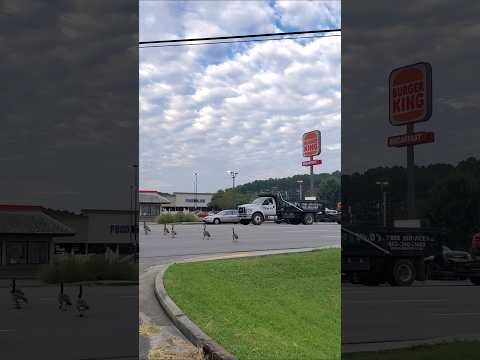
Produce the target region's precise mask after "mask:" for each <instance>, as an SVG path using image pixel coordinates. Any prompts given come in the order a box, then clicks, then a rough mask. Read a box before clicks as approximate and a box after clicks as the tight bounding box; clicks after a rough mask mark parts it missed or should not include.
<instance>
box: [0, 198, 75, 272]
mask: <svg viewBox="0 0 480 360" xmlns="http://www.w3.org/2000/svg"><path fill="white" fill-rule="evenodd" d="M74 234H75V232H74V230H73V229H71V228H70V227H68V226H66V225H65V224H63V223H61V222H60V221H58V220H56V219H55V218H53V217H51V216H49V215H48V214H46V213H45V208H43V207H41V206H23V205H0V270H1V271H0V273H3V272H4V271H5V270H10V269H15V271H16V272H17V273H19V272H20V273H21V272H27V273H28V272H29V271H31V270H32V269H35V268H37V267H38V266H39V265H42V264H48V263H49V262H50V260H51V259H52V257H53V254H54V249H55V241H57V240H59V239H64V238H69V237H72V236H74Z"/></svg>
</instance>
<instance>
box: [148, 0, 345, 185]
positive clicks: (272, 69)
mask: <svg viewBox="0 0 480 360" xmlns="http://www.w3.org/2000/svg"><path fill="white" fill-rule="evenodd" d="M139 22H140V24H139V26H140V41H149V40H165V39H178V38H195V37H206V36H227V35H243V34H254V33H270V32H283V31H302V30H315V29H326V28H339V27H340V25H341V24H340V3H339V2H337V1H242V2H236V1H225V2H220V1H210V2H203V1H189V2H179V1H175V2H173V1H172V2H169V1H151V2H150V1H141V2H140V20H139ZM340 45H341V41H340V37H338V36H337V37H334V36H332V37H324V38H315V39H310V40H282V41H266V42H251V43H238V44H221V45H203V46H181V47H163V48H148V49H140V54H139V57H140V64H139V73H140V130H139V131H140V186H141V188H148V189H156V190H160V191H165V192H173V191H192V190H193V173H194V172H195V171H197V172H198V173H199V188H198V191H200V192H204V191H216V190H218V189H220V188H225V187H228V186H230V184H231V180H230V178H229V176H228V174H227V173H226V171H227V170H229V169H235V170H239V173H240V174H239V175H238V178H237V181H238V183H245V182H249V181H253V180H256V179H266V178H270V177H284V176H291V175H294V174H299V173H305V172H307V168H302V166H301V165H300V163H301V161H302V160H303V158H302V153H301V151H302V148H301V136H302V133H303V132H304V131H308V130H313V129H319V130H321V131H322V143H323V144H322V154H321V156H320V158H321V159H322V160H323V162H324V165H322V166H321V167H317V168H316V171H321V172H332V171H335V170H339V169H340V101H341V98H340Z"/></svg>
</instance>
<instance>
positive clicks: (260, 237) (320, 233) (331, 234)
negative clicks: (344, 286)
mask: <svg viewBox="0 0 480 360" xmlns="http://www.w3.org/2000/svg"><path fill="white" fill-rule="evenodd" d="M149 226H150V228H151V230H152V231H151V232H150V233H149V234H148V235H145V233H143V232H142V233H141V234H140V271H141V275H140V310H139V311H140V314H139V316H140V319H141V321H144V322H145V323H150V324H154V325H156V326H158V328H159V329H160V332H159V334H157V335H154V336H153V337H151V338H147V339H141V341H140V353H141V354H147V353H148V351H149V350H150V349H151V348H154V347H155V346H162V345H163V344H167V345H168V343H172V342H175V339H178V338H180V339H183V336H182V334H181V333H180V332H179V331H178V330H177V329H176V328H175V327H174V326H173V324H172V323H171V322H170V320H169V319H168V317H167V315H166V314H165V313H164V312H163V309H162V308H161V307H160V306H159V305H158V302H157V300H156V299H155V297H154V295H153V292H152V288H153V281H154V279H155V276H156V273H157V271H156V270H155V265H160V264H165V263H168V262H170V261H172V260H179V259H186V258H195V257H204V256H206V255H216V254H226V253H234V252H244V251H258V250H283V249H285V250H286V249H292V248H316V247H321V246H333V245H336V246H339V245H340V226H339V225H338V224H333V223H332V224H330V223H321V224H314V225H310V226H307V225H287V224H274V223H264V224H262V225H260V226H255V225H240V224H238V225H232V224H221V225H207V230H208V232H210V234H211V235H212V236H211V238H210V239H209V240H203V226H202V225H201V224H195V225H178V226H175V231H176V233H177V235H176V236H175V237H172V236H171V235H170V234H167V235H164V233H163V225H149ZM232 227H233V228H234V229H235V233H236V234H238V236H239V239H238V242H235V243H234V242H233V241H232ZM169 228H170V227H169ZM142 229H143V228H142V226H141V227H140V230H142ZM152 339H153V340H152ZM149 340H150V341H149ZM144 356H145V355H144Z"/></svg>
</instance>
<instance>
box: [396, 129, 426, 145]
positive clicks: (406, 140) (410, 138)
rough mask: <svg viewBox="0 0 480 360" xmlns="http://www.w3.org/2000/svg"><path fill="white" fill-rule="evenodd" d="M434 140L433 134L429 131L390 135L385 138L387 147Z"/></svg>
mask: <svg viewBox="0 0 480 360" xmlns="http://www.w3.org/2000/svg"><path fill="white" fill-rule="evenodd" d="M433 142H435V134H434V133H433V132H430V131H419V132H416V133H413V134H403V135H396V136H390V137H388V139H387V145H388V146H389V147H403V146H408V145H419V144H427V143H433Z"/></svg>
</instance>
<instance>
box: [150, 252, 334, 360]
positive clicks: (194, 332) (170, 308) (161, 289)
mask: <svg viewBox="0 0 480 360" xmlns="http://www.w3.org/2000/svg"><path fill="white" fill-rule="evenodd" d="M339 247H340V246H325V247H319V248H305V249H293V250H288V251H285V250H277V251H255V252H245V253H235V254H233V255H232V254H226V255H220V256H219V255H216V256H210V257H203V258H194V259H187V260H183V261H174V262H171V263H169V264H165V265H160V266H159V267H158V269H159V271H158V274H157V276H156V278H155V287H154V292H155V296H156V298H157V300H158V302H159V303H160V305H161V306H162V308H163V309H164V310H165V312H166V313H167V315H168V317H169V318H170V319H171V320H172V322H173V323H174V325H175V326H176V327H177V328H178V329H179V330H180V331H181V333H182V334H183V335H184V336H185V337H186V338H187V339H188V340H190V341H191V342H192V343H193V344H194V345H196V346H198V347H201V348H202V349H203V351H204V353H205V354H206V355H207V356H208V358H209V359H212V360H237V358H236V357H235V356H234V355H232V354H230V353H229V352H228V351H226V350H225V349H224V348H223V347H221V346H220V345H219V344H218V343H216V342H215V341H214V340H213V339H212V338H211V337H209V336H208V335H207V334H205V333H204V332H203V331H202V330H201V329H200V328H199V327H198V326H197V325H196V324H195V323H194V322H193V321H191V320H190V319H189V318H188V317H187V315H185V313H183V311H182V310H181V309H180V308H179V307H178V306H177V304H175V302H174V301H173V300H172V299H171V298H170V297H169V296H168V294H167V291H166V289H165V286H164V284H163V277H164V275H165V273H166V271H167V270H168V268H169V267H170V266H171V265H173V264H176V263H187V262H199V261H211V260H221V259H234V258H245V257H264V256H271V255H282V254H289V253H301V252H311V251H316V250H322V249H329V248H339Z"/></svg>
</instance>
